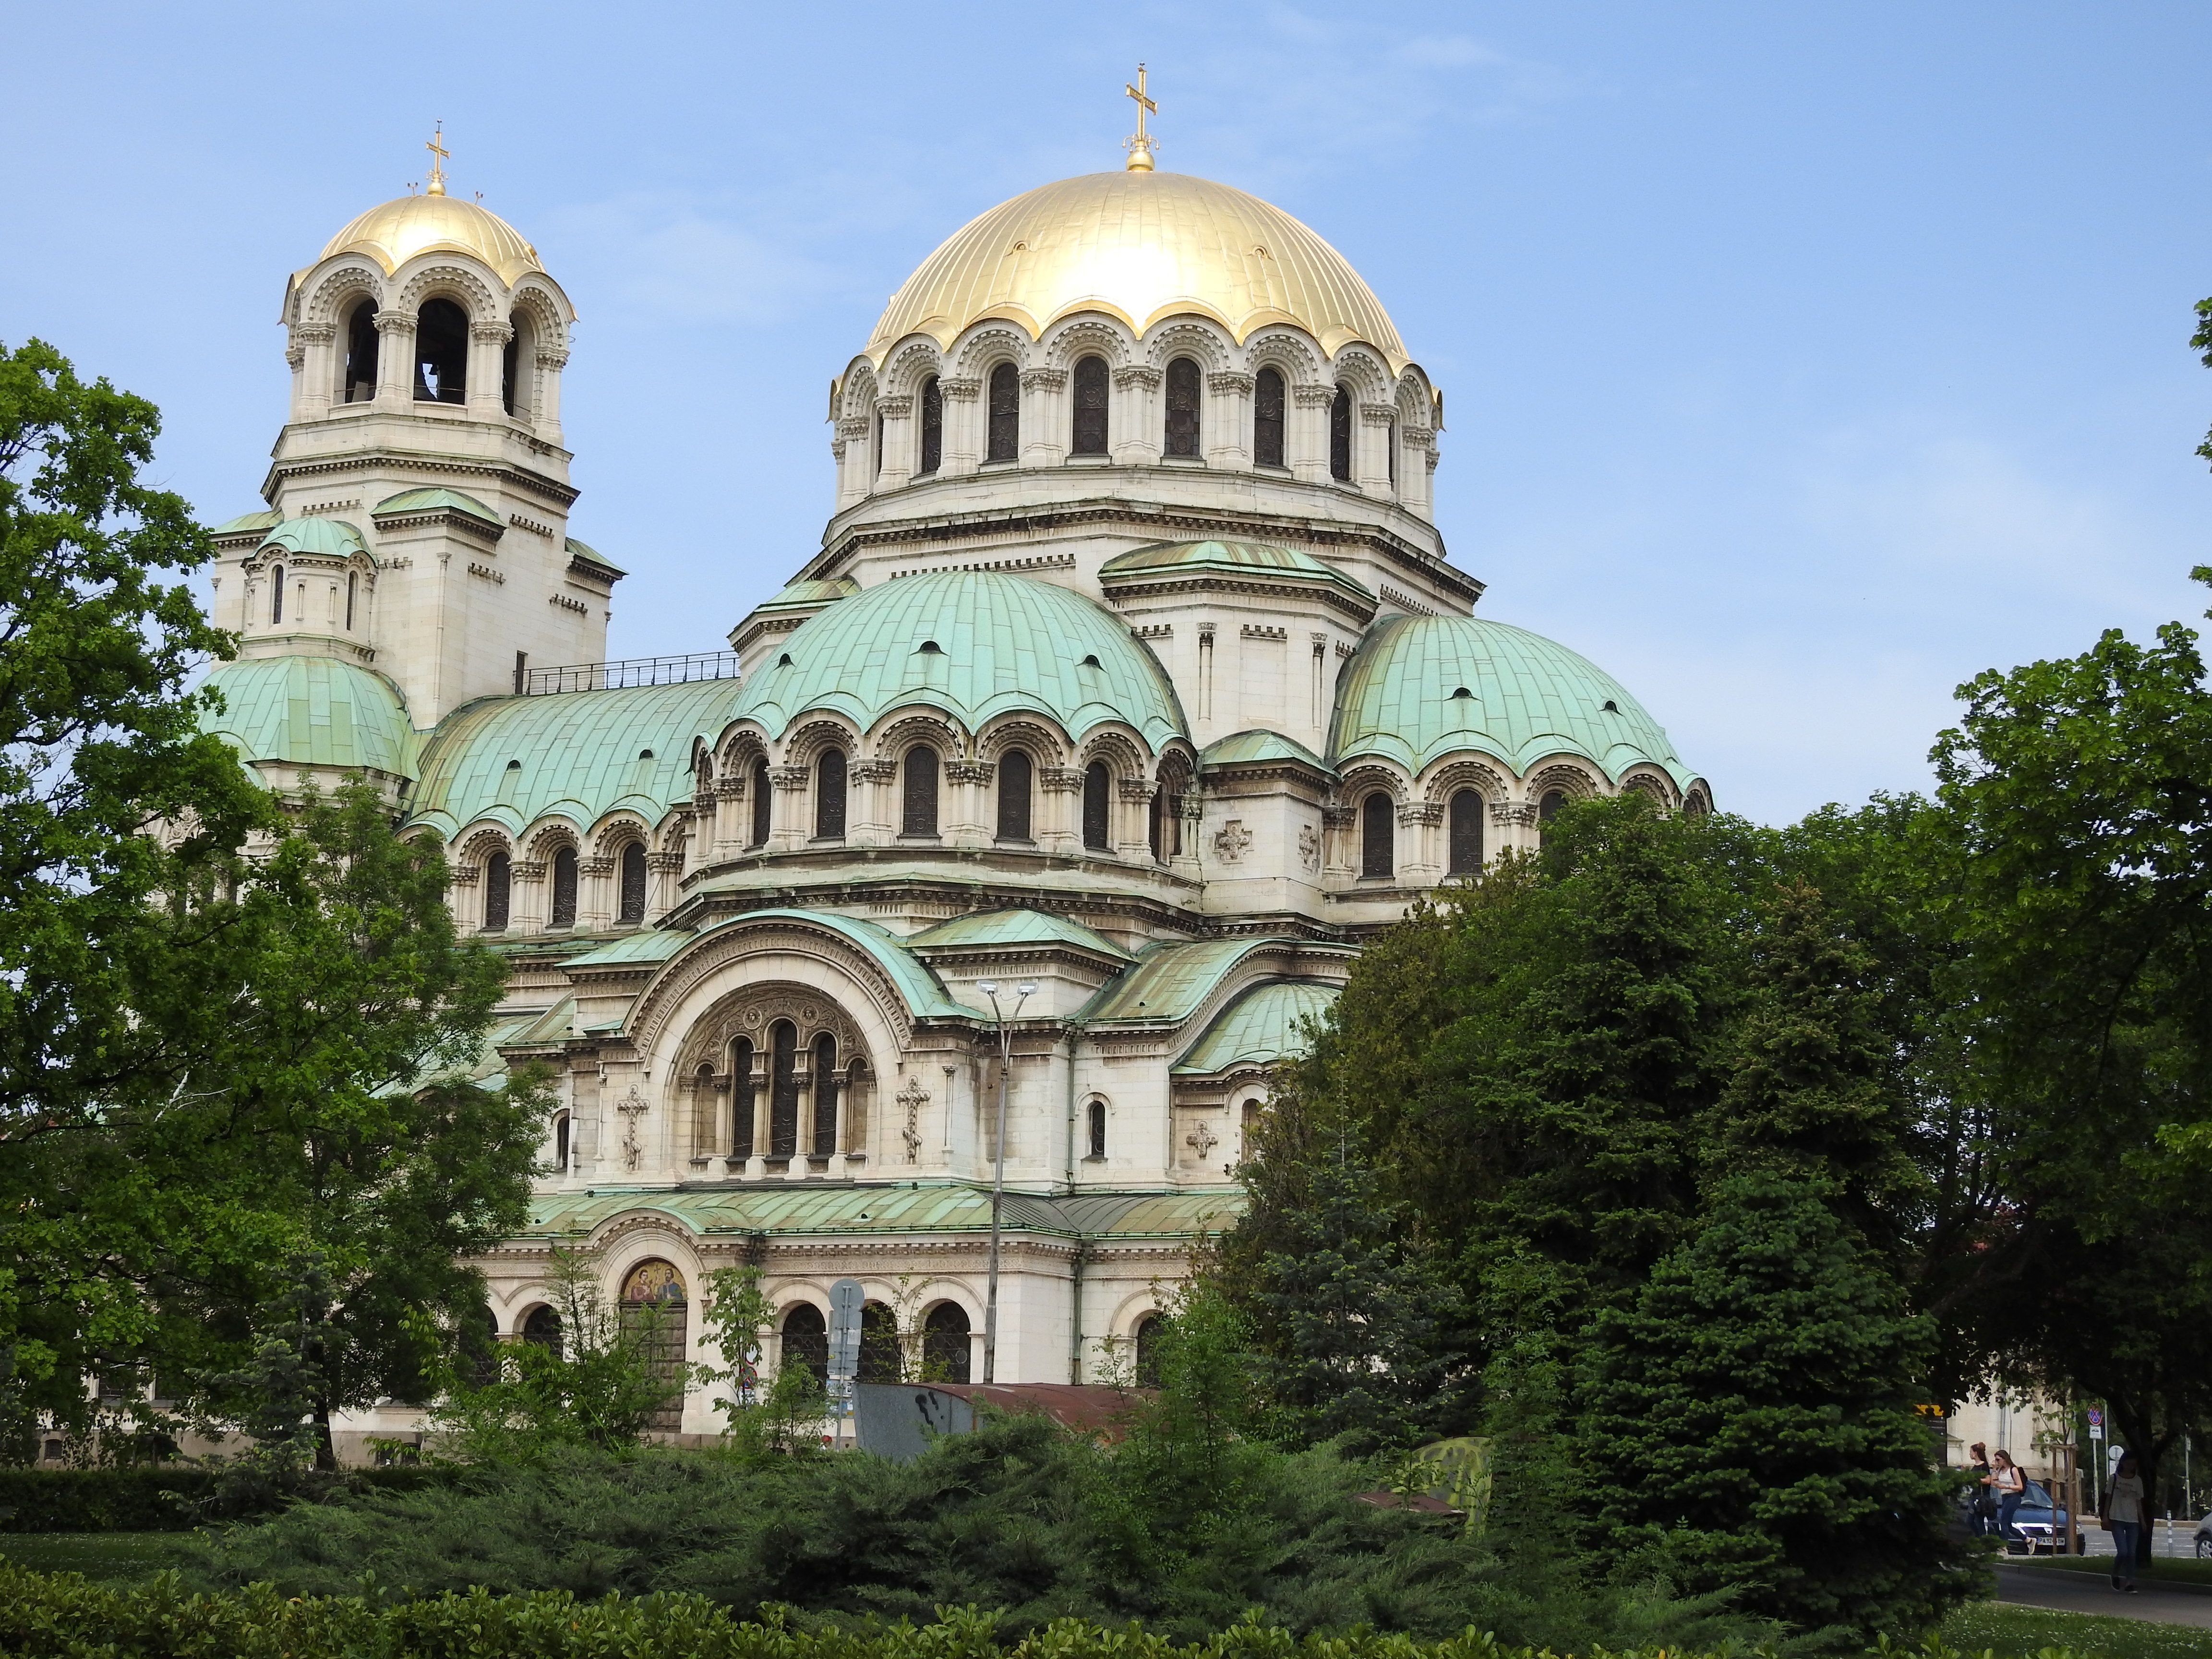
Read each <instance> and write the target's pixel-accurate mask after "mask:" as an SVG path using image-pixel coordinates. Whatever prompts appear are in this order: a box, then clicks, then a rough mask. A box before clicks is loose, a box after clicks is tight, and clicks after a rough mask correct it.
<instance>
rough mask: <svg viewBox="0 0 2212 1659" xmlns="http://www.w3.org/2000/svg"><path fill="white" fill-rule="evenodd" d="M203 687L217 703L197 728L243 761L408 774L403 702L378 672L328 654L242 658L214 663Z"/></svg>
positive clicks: (410, 763) (409, 746)
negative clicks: (219, 707) (218, 698)
mask: <svg viewBox="0 0 2212 1659" xmlns="http://www.w3.org/2000/svg"><path fill="white" fill-rule="evenodd" d="M202 685H203V687H204V689H208V690H215V691H217V692H220V693H221V694H222V701H223V707H222V712H221V713H210V714H203V715H201V717H200V725H201V726H202V727H203V728H204V730H206V731H210V732H215V733H216V735H217V736H219V737H222V738H227V739H228V741H229V742H230V743H231V744H234V746H235V747H236V748H237V749H238V750H239V752H240V754H241V755H242V756H243V757H245V758H246V759H247V760H249V761H261V762H269V763H276V764H279V765H285V766H329V767H337V768H342V769H347V770H351V769H355V768H359V769H362V770H364V771H372V772H384V773H388V774H390V775H392V776H393V777H401V778H404V777H412V776H413V775H414V773H415V729H414V727H413V726H411V725H410V723H409V721H408V719H407V705H406V703H405V702H404V701H403V700H402V699H401V697H400V695H399V689H398V687H397V686H395V685H393V684H392V682H391V681H390V680H387V679H386V678H384V676H383V675H381V674H378V673H374V672H372V671H370V670H368V669H366V668H357V667H356V666H355V665H353V664H351V663H344V662H340V661H338V660H337V659H336V658H334V657H249V658H247V659H245V660H244V661H242V662H225V663H217V664H216V665H215V667H214V669H213V670H212V671H210V673H209V675H208V677H207V678H206V679H205V680H204V681H203V682H202ZM285 782H286V783H287V784H288V785H289V782H290V780H289V779H287V780H285Z"/></svg>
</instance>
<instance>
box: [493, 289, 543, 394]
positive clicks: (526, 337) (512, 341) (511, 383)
mask: <svg viewBox="0 0 2212 1659" xmlns="http://www.w3.org/2000/svg"><path fill="white" fill-rule="evenodd" d="M537 356H538V343H537V338H536V331H535V330H533V329H532V327H531V325H530V318H529V316H528V314H527V313H524V312H520V311H518V312H514V313H512V314H510V315H509V316H508V318H507V344H506V345H505V346H504V347H503V348H501V351H500V354H499V403H500V407H501V408H502V409H504V410H506V411H507V413H508V414H510V415H524V416H526V415H528V414H529V412H530V410H529V409H528V407H527V404H528V400H527V399H526V398H524V396H523V393H522V386H523V380H522V375H523V369H524V366H525V365H526V364H529V363H531V362H532V360H534V359H535V358H536V357H537Z"/></svg>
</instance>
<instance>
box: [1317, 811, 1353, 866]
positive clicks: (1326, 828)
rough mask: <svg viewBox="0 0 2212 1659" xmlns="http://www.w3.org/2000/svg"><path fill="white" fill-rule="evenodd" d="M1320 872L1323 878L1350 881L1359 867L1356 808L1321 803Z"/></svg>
mask: <svg viewBox="0 0 2212 1659" xmlns="http://www.w3.org/2000/svg"><path fill="white" fill-rule="evenodd" d="M1321 823H1322V840H1323V841H1324V842H1326V843H1327V846H1326V848H1325V849H1324V853H1323V858H1324V860H1325V862H1324V864H1323V866H1322V867H1323V871H1324V872H1325V875H1326V877H1327V878H1328V879H1330V880H1334V881H1350V880H1351V879H1352V876H1353V872H1356V871H1357V870H1358V867H1359V845H1358V842H1359V834H1358V831H1359V809H1358V807H1356V806H1324V807H1322V810H1321Z"/></svg>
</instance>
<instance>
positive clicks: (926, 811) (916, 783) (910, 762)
mask: <svg viewBox="0 0 2212 1659" xmlns="http://www.w3.org/2000/svg"><path fill="white" fill-rule="evenodd" d="M902 770H903V772H904V774H905V776H904V783H905V786H906V800H905V807H906V811H905V813H904V815H903V816H902V817H901V818H900V820H899V833H900V834H901V835H904V836H934V835H935V834H936V833H937V751H936V750H934V749H932V748H931V747H930V746H929V745H928V744H926V743H918V744H915V746H914V747H913V748H911V749H909V750H907V751H906V763H905V766H904V767H903V769H902Z"/></svg>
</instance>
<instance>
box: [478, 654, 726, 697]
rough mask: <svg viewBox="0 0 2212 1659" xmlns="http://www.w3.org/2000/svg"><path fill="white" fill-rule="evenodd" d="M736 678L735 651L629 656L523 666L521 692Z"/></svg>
mask: <svg viewBox="0 0 2212 1659" xmlns="http://www.w3.org/2000/svg"><path fill="white" fill-rule="evenodd" d="M737 677H738V653H736V652H734V651H695V652H693V653H691V654H690V656H688V657H630V658H628V659H624V660H623V661H621V662H580V663H572V664H570V665H568V666H567V667H565V668H531V669H526V670H525V671H524V675H523V684H522V694H523V696H526V697H544V696H552V695H554V694H555V693H557V692H562V691H621V690H628V689H629V687H632V686H638V685H685V684H690V682H691V681H693V680H731V679H735V678H737Z"/></svg>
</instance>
